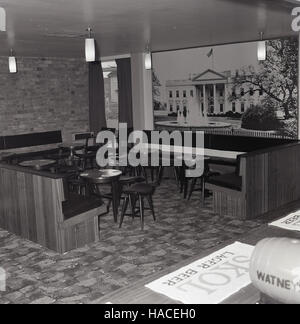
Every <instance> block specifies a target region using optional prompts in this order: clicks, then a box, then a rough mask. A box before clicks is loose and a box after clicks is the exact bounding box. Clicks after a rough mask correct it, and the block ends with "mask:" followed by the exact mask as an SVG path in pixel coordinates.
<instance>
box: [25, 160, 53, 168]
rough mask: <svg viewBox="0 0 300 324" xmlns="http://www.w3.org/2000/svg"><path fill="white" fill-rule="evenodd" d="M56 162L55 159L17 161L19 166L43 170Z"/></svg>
mask: <svg viewBox="0 0 300 324" xmlns="http://www.w3.org/2000/svg"><path fill="white" fill-rule="evenodd" d="M54 164H56V161H55V160H48V159H47V160H45V159H44V160H30V161H23V162H21V163H19V165H20V166H22V167H26V168H34V169H36V170H43V169H45V168H49V167H50V166H52V165H54Z"/></svg>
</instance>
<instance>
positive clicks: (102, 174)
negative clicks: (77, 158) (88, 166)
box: [80, 169, 122, 223]
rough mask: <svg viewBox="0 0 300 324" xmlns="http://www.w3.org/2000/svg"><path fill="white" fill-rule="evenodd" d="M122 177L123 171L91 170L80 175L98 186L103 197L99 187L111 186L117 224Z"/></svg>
mask: <svg viewBox="0 0 300 324" xmlns="http://www.w3.org/2000/svg"><path fill="white" fill-rule="evenodd" d="M121 175H122V171H119V170H115V169H103V170H89V171H86V172H84V173H82V174H81V175H80V177H81V178H82V179H85V180H86V181H88V183H90V184H92V185H95V186H96V188H97V190H98V194H99V195H101V193H100V190H99V185H103V184H110V185H111V199H112V206H113V214H114V221H115V223H117V222H118V209H119V204H120V190H119V180H120V177H121Z"/></svg>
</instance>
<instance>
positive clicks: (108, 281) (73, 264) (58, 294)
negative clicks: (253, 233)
mask: <svg viewBox="0 0 300 324" xmlns="http://www.w3.org/2000/svg"><path fill="white" fill-rule="evenodd" d="M154 204H155V209H156V213H157V222H156V223H155V222H154V221H153V218H152V216H151V214H150V213H147V214H146V227H145V231H144V232H141V230H140V223H139V220H138V219H136V220H135V221H134V222H132V220H131V218H126V219H125V221H124V225H123V228H122V229H121V230H120V229H119V228H118V226H117V225H115V224H114V223H113V217H112V215H107V216H105V217H102V218H101V222H100V224H101V230H100V235H101V239H100V242H99V243H97V244H94V245H91V246H88V247H85V248H82V249H79V250H76V251H73V252H70V253H68V254H66V255H63V256H61V255H59V254H57V253H54V252H51V251H49V250H47V249H44V248H42V247H40V246H38V245H36V244H33V243H31V242H28V241H25V240H22V239H19V238H17V237H16V236H14V235H12V234H9V233H7V232H5V231H1V230H0V267H2V268H4V269H5V270H6V272H7V274H8V280H7V289H6V292H0V304H1V303H97V300H98V299H99V298H101V297H102V296H104V295H105V294H107V293H110V292H112V291H114V290H116V289H118V288H121V287H124V286H126V285H128V284H130V283H133V282H135V281H136V280H138V279H140V278H143V277H147V276H149V275H150V274H153V273H154V272H156V271H160V270H162V269H165V268H166V267H169V266H171V265H174V264H176V263H178V262H180V261H182V260H184V259H186V258H189V257H191V256H195V255H197V254H199V252H201V251H203V250H206V249H208V248H211V247H214V246H217V245H218V244H220V243H222V242H225V241H227V240H230V239H238V238H239V236H241V235H243V234H245V233H247V232H249V231H250V230H252V229H254V228H257V227H259V226H260V225H261V224H263V223H264V220H259V221H246V222H243V221H239V220H236V219H232V218H230V217H227V216H225V215H222V216H218V215H215V214H214V213H213V212H212V198H211V197H210V198H207V200H206V202H205V205H204V206H202V205H201V202H200V193H195V194H194V196H193V198H192V200H191V201H190V202H188V201H184V200H183V198H182V196H181V195H180V194H179V193H178V189H177V186H176V184H175V183H174V181H171V180H165V181H164V182H163V184H162V185H161V187H160V188H158V189H157V191H156V193H155V197H154Z"/></svg>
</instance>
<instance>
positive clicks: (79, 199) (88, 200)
mask: <svg viewBox="0 0 300 324" xmlns="http://www.w3.org/2000/svg"><path fill="white" fill-rule="evenodd" d="M102 205H103V202H102V200H101V199H100V198H97V197H94V196H92V197H83V196H80V195H77V194H75V193H70V194H69V199H68V200H67V201H65V202H63V203H62V207H63V214H64V217H65V220H67V219H70V218H72V217H75V216H77V215H81V214H84V213H86V212H88V211H89V210H93V209H95V208H98V207H100V206H102Z"/></svg>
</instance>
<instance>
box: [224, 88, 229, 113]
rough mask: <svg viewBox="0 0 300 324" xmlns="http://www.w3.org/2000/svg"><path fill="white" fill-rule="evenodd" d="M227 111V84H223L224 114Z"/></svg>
mask: <svg viewBox="0 0 300 324" xmlns="http://www.w3.org/2000/svg"><path fill="white" fill-rule="evenodd" d="M227 111H228V84H227V83H225V84H224V113H226V112H227Z"/></svg>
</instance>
